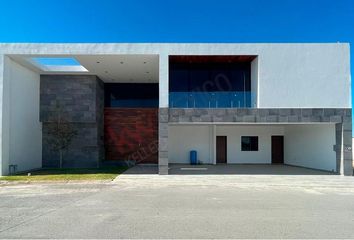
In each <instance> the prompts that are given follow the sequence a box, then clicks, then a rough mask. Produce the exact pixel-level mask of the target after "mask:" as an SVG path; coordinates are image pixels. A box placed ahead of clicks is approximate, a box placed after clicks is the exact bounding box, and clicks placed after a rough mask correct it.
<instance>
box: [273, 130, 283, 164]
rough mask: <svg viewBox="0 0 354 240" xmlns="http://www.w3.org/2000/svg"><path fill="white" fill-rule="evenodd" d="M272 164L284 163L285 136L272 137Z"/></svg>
mask: <svg viewBox="0 0 354 240" xmlns="http://www.w3.org/2000/svg"><path fill="white" fill-rule="evenodd" d="M272 163H273V164H283V163H284V136H272Z"/></svg>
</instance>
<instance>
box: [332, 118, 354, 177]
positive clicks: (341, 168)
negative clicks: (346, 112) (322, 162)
mask: <svg viewBox="0 0 354 240" xmlns="http://www.w3.org/2000/svg"><path fill="white" fill-rule="evenodd" d="M336 160H337V172H338V173H340V174H341V175H344V176H352V175H353V156H352V124H351V117H344V119H343V122H342V123H337V124H336Z"/></svg>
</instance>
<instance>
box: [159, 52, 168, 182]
mask: <svg viewBox="0 0 354 240" xmlns="http://www.w3.org/2000/svg"><path fill="white" fill-rule="evenodd" d="M168 81H169V78H168V55H160V59H159V174H163V175H165V174H168Z"/></svg>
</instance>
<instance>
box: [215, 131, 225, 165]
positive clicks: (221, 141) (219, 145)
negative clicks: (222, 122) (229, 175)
mask: <svg viewBox="0 0 354 240" xmlns="http://www.w3.org/2000/svg"><path fill="white" fill-rule="evenodd" d="M226 156H227V138H226V136H216V163H227V158H226Z"/></svg>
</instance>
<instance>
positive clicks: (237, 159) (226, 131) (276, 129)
mask: <svg viewBox="0 0 354 240" xmlns="http://www.w3.org/2000/svg"><path fill="white" fill-rule="evenodd" d="M283 134H284V128H283V127H282V126H266V125H264V126H260V125H251V126H250V125H248V126H240V125H238V126H221V125H220V126H216V135H217V136H227V163H262V164H263V163H272V155H271V137H272V135H283ZM241 136H258V151H241Z"/></svg>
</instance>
